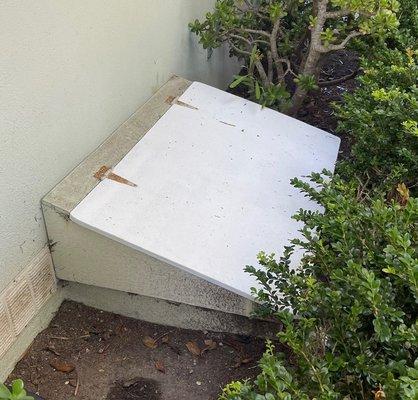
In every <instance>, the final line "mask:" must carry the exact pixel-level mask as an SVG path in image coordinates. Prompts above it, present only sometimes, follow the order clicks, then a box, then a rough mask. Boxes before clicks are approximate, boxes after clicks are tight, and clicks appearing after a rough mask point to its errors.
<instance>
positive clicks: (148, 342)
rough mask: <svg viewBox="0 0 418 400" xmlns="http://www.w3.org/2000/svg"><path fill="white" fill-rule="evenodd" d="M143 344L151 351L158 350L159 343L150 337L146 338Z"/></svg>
mask: <svg viewBox="0 0 418 400" xmlns="http://www.w3.org/2000/svg"><path fill="white" fill-rule="evenodd" d="M142 343H144V346H146V347H148V348H150V349H156V348H157V341H156V340H155V339H153V338H152V337H150V336H145V337H144V338H143V339H142Z"/></svg>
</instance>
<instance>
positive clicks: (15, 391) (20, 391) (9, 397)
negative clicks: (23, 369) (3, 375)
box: [0, 379, 34, 400]
mask: <svg viewBox="0 0 418 400" xmlns="http://www.w3.org/2000/svg"><path fill="white" fill-rule="evenodd" d="M0 400H34V398H33V397H31V396H27V394H26V390H25V388H24V384H23V381H22V380H21V379H16V380H15V381H13V382H12V387H11V388H10V390H9V388H7V386H6V385H3V384H0Z"/></svg>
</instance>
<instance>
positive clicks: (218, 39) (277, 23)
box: [190, 0, 398, 113]
mask: <svg viewBox="0 0 418 400" xmlns="http://www.w3.org/2000/svg"><path fill="white" fill-rule="evenodd" d="M397 8H398V2H397V0H363V1H358V0H318V1H312V0H306V1H287V0H243V1H236V0H217V1H216V4H215V10H214V11H213V12H209V13H207V14H206V18H205V19H204V20H203V21H202V22H200V21H198V20H196V21H195V22H194V23H191V24H190V28H191V30H192V32H194V33H196V34H197V35H198V36H199V39H200V43H201V44H202V45H203V47H204V48H206V49H209V50H211V49H213V48H216V47H219V46H221V45H222V44H223V43H226V44H227V45H228V46H229V49H230V55H231V56H235V57H237V58H238V59H239V60H241V61H242V62H243V64H244V67H245V74H244V75H242V76H238V77H236V80H235V81H234V83H233V86H238V85H241V86H244V87H245V89H246V90H247V91H248V93H249V95H250V96H251V98H252V99H253V100H256V101H258V102H259V103H261V104H263V105H267V106H271V107H277V108H280V109H282V110H286V109H287V110H288V111H289V112H290V113H295V112H296V111H297V110H298V108H299V107H300V106H301V104H302V102H303V99H304V97H305V96H306V94H307V92H308V91H309V90H312V89H315V88H317V87H318V86H326V85H329V84H330V83H331V82H319V81H318V77H319V69H320V64H321V60H322V59H323V56H324V55H325V54H327V53H329V52H332V51H336V50H340V49H343V48H345V47H346V45H347V44H348V43H349V42H350V41H351V40H352V39H354V38H356V37H360V36H364V35H369V34H372V35H374V36H378V37H382V36H383V35H384V34H386V33H387V31H389V30H391V29H393V28H395V27H396V26H397V25H398V21H397V19H396V15H395V12H396V10H397ZM289 107H290V109H289Z"/></svg>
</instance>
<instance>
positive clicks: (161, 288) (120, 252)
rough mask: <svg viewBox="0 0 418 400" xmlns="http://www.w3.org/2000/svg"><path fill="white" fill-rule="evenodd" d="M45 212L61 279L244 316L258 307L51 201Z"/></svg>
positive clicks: (54, 257)
mask: <svg viewBox="0 0 418 400" xmlns="http://www.w3.org/2000/svg"><path fill="white" fill-rule="evenodd" d="M44 217H45V221H46V222H47V228H48V235H49V238H50V240H51V242H53V243H54V245H53V248H52V258H53V260H54V265H55V271H56V275H57V277H58V278H59V279H63V280H67V281H74V282H78V283H84V284H87V285H91V286H98V287H102V288H108V289H115V290H121V291H125V292H130V293H135V294H140V295H144V296H151V297H156V298H158V299H164V300H168V301H174V302H179V303H184V304H189V305H193V306H197V307H205V308H208V309H213V310H220V311H225V312H228V313H234V314H240V315H247V316H248V315H249V314H250V313H251V311H252V307H253V303H252V302H251V301H250V300H248V299H246V298H244V297H241V296H239V295H237V294H234V293H231V292H230V291H228V290H226V289H223V288H221V287H220V286H217V285H214V284H212V283H209V282H207V281H205V280H203V279H201V278H198V277H196V276H195V275H192V274H190V273H187V272H185V271H182V270H180V269H179V268H175V267H173V266H170V265H168V264H166V263H164V262H162V261H159V260H157V259H155V258H153V257H151V256H148V255H146V254H144V253H141V252H138V251H135V250H133V249H132V248H130V247H128V246H125V245H123V244H121V243H118V242H116V241H114V240H112V239H109V238H107V237H105V236H103V235H100V234H98V233H95V232H93V231H91V230H89V229H86V228H83V227H81V226H80V225H78V224H76V223H74V222H72V221H71V220H69V219H68V218H66V217H65V216H64V215H63V214H60V213H57V212H55V210H54V209H53V208H50V207H49V206H48V205H44ZM154 322H157V321H154ZM161 323H165V321H161Z"/></svg>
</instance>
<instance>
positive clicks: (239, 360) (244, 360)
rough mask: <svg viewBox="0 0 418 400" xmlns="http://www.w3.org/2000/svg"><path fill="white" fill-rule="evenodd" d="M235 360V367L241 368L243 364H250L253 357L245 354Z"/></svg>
mask: <svg viewBox="0 0 418 400" xmlns="http://www.w3.org/2000/svg"><path fill="white" fill-rule="evenodd" d="M235 361H236V364H235V365H234V368H239V367H240V366H241V365H243V364H249V363H250V362H251V361H253V358H252V357H249V356H243V357H241V358H239V357H238V358H236V359H235Z"/></svg>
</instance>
